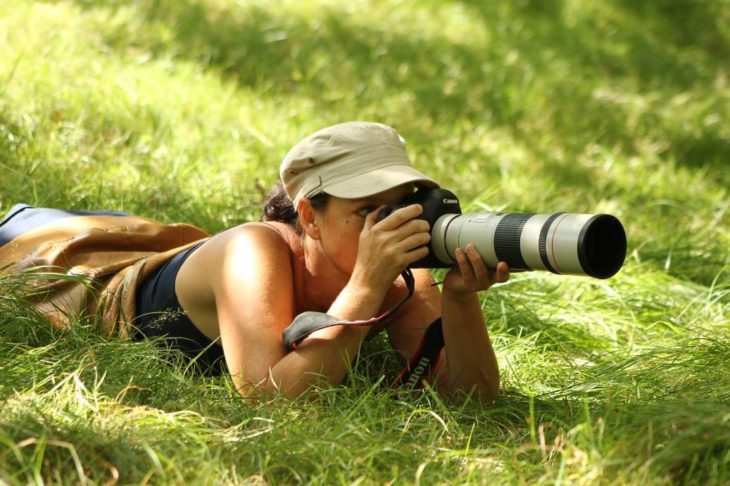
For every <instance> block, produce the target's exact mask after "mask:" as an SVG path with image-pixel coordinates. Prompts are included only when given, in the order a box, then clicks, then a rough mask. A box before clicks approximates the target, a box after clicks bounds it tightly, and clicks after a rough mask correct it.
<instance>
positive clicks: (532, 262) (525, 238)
mask: <svg viewBox="0 0 730 486" xmlns="http://www.w3.org/2000/svg"><path fill="white" fill-rule="evenodd" d="M411 204H420V205H421V206H423V213H422V214H421V216H420V218H421V219H424V220H426V221H427V222H428V223H429V224H430V227H431V242H430V244H429V254H428V256H427V257H426V258H424V259H422V260H419V261H418V262H416V263H414V264H413V265H411V267H413V268H448V267H452V266H454V265H455V264H456V257H455V253H454V252H455V250H456V249H457V248H464V247H466V245H467V244H469V243H472V244H473V245H474V246H475V247H476V249H477V250H478V252H479V254H480V255H481V256H482V258H483V259H484V261H485V262H486V264H487V265H488V266H490V267H492V268H494V267H496V266H497V263H499V262H501V261H503V262H506V263H507V264H508V265H509V267H510V270H517V271H519V270H522V271H525V270H547V271H550V272H553V273H557V274H565V275H588V276H591V277H596V278H609V277H612V276H613V275H615V274H616V273H617V272H618V271H619V269H620V268H621V266H622V265H623V263H624V259H625V258H626V232H625V231H624V227H623V225H622V224H621V222H620V221H619V220H618V219H617V218H616V217H615V216H612V215H610V214H580V213H568V212H559V213H552V214H531V213H502V212H481V213H469V214H461V206H460V205H459V199H458V198H457V197H456V196H455V195H454V194H453V193H452V192H451V191H448V190H446V189H441V188H420V189H419V190H418V191H416V192H414V193H412V194H409V195H407V196H406V197H405V198H403V199H402V200H401V201H400V202H399V203H398V204H397V205H396V206H389V207H386V208H383V209H382V210H381V211H380V213H379V214H378V221H379V220H381V219H383V218H385V217H386V216H388V215H389V214H390V213H392V212H393V211H395V210H396V209H398V208H401V207H404V206H408V205H411Z"/></svg>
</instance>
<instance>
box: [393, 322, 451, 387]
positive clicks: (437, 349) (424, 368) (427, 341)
mask: <svg viewBox="0 0 730 486" xmlns="http://www.w3.org/2000/svg"><path fill="white" fill-rule="evenodd" d="M443 347H444V333H443V328H442V327H441V318H440V317H439V318H438V319H436V320H435V321H433V322H432V323H431V324H430V325H429V326H428V328H426V332H425V333H424V334H423V338H422V339H421V344H420V345H419V346H418V351H416V352H415V353H413V357H412V358H411V360H410V361H409V362H408V364H407V365H406V366H405V368H403V371H401V373H400V375H399V376H398V378H397V379H396V380H395V382H393V385H392V386H391V388H401V389H404V390H417V389H419V388H422V387H423V383H424V381H425V380H428V379H429V378H430V377H431V376H432V375H433V374H434V372H435V371H436V368H437V367H438V365H439V358H440V357H441V350H442V349H443Z"/></svg>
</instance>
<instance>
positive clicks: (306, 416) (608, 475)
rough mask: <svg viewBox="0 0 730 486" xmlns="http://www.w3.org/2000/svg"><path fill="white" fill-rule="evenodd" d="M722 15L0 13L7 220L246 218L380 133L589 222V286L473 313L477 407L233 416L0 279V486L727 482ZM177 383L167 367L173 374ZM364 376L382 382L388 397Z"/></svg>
mask: <svg viewBox="0 0 730 486" xmlns="http://www.w3.org/2000/svg"><path fill="white" fill-rule="evenodd" d="M727 52H730V4H729V3H728V2H727V0H720V1H709V0H708V1H701V0H658V1H653V2H630V1H626V0H612V1H605V2H577V1H574V0H573V1H568V0H565V1H560V0H550V1H544V2H539V1H528V0H523V1H514V2H513V1H506V0H505V1H495V2H481V1H476V0H465V1H462V2H439V1H436V0H430V1H418V2H417V1H415V0H410V1H408V0H406V1H402V2H396V1H371V2H364V1H354V2H337V1H334V0H318V1H308V2H298V1H284V0H277V1H260V2H233V1H231V2H228V1H224V0H174V1H173V0H136V1H124V2H122V1H114V0H109V1H92V0H84V1H81V0H79V1H76V2H74V1H55V2H30V1H15V2H2V3H0V212H2V213H4V212H5V211H7V209H9V208H10V207H11V206H12V205H13V204H15V203H16V202H27V203H30V204H36V205H42V206H56V207H66V208H76V209H85V208H109V209H117V210H126V211H130V212H134V213H137V214H142V215H146V216H150V217H153V218H157V219H160V220H163V221H170V222H172V221H186V222H192V223H194V224H196V225H198V226H200V227H202V228H205V229H207V230H209V231H211V232H215V231H219V230H221V229H223V228H226V227H229V226H232V225H235V224H238V223H241V222H244V221H247V220H252V219H257V218H258V214H259V204H260V201H261V196H262V191H264V190H265V189H266V188H268V187H269V186H270V185H271V184H273V182H274V181H275V179H276V174H277V168H278V162H279V160H280V159H281V157H282V156H283V154H284V153H285V152H286V150H287V149H288V147H289V146H290V145H291V144H292V143H294V142H296V141H297V140H299V139H300V138H301V137H302V136H304V135H306V134H308V133H310V132H311V131H313V130H315V129H317V128H320V127H322V126H325V125H328V124H332V123H337V122H340V121H344V120H351V119H369V120H378V121H382V122H385V123H387V124H390V125H392V126H394V127H396V128H397V129H398V130H399V131H400V132H401V133H402V134H403V135H404V137H405V138H406V140H407V141H408V147H409V152H410V153H411V155H412V157H413V159H414V161H415V163H416V165H417V166H418V167H419V168H421V169H423V170H424V171H426V172H428V173H429V174H432V175H433V176H434V177H435V178H437V179H439V180H440V181H441V182H442V184H443V185H444V186H445V187H447V188H450V189H452V190H454V191H455V192H456V193H457V194H458V195H459V196H460V198H461V199H462V202H463V204H464V205H465V206H466V207H467V208H468V209H474V210H478V209H480V208H486V209H495V208H498V209H503V210H506V211H530V212H552V211H556V210H570V211H580V212H610V213H613V214H615V215H617V216H618V217H619V218H620V219H621V220H622V221H623V222H624V224H625V226H626V229H627V232H628V236H629V255H628V258H627V262H626V265H625V266H624V268H623V270H622V271H621V272H620V273H619V274H618V275H617V276H616V277H614V278H612V279H610V280H607V281H596V280H591V279H584V278H577V277H559V276H554V275H550V274H545V273H538V272H532V273H523V274H519V275H515V276H514V277H513V279H512V280H511V281H510V282H508V283H507V284H504V285H501V286H498V287H495V288H494V289H492V290H490V291H489V292H486V293H484V294H483V296H482V297H483V303H484V313H485V316H486V317H487V320H488V323H489V326H490V330H491V334H492V337H493V341H494V345H495V348H496V351H497V354H498V357H499V360H500V365H501V369H502V375H503V378H504V394H503V396H502V398H500V400H499V401H498V402H497V403H496V404H495V405H493V406H489V407H484V406H479V405H477V404H474V403H470V402H465V401H463V400H453V401H448V402H444V401H441V400H440V399H439V398H438V397H436V396H434V395H432V394H430V393H426V394H424V395H420V396H414V397H412V398H410V399H407V400H397V399H395V397H393V396H392V395H391V394H389V393H388V392H387V391H384V390H383V388H384V384H387V383H388V381H389V380H390V379H392V378H393V377H394V375H395V372H396V370H397V367H398V365H397V363H396V362H395V359H394V357H393V356H392V355H391V354H390V353H389V352H388V349H387V345H385V344H384V341H383V340H382V339H377V340H375V341H373V342H370V343H368V344H367V346H366V349H365V351H364V352H363V353H362V356H361V358H360V359H359V361H358V362H357V363H356V365H355V367H354V370H353V373H352V374H351V376H350V377H349V380H348V383H347V386H345V387H340V388H336V389H322V390H315V391H313V392H312V393H311V394H310V396H308V397H307V398H305V399H301V400H297V401H292V400H288V399H285V398H276V399H272V400H271V401H269V402H267V403H246V402H245V401H244V400H243V399H241V398H240V397H239V396H238V395H237V393H236V392H235V389H234V388H233V386H232V384H231V382H230V380H229V379H227V378H203V377H199V376H196V375H195V374H193V373H191V372H190V371H188V370H186V369H185V366H184V363H182V362H180V361H179V360H178V357H177V356H175V355H174V354H169V353H165V352H164V351H161V350H160V349H158V348H157V347H156V346H155V345H154V343H150V342H143V343H132V342H128V341H124V340H118V339H116V340H115V339H104V338H101V337H99V336H98V335H96V333H95V332H94V331H93V329H94V325H93V322H87V321H86V320H84V319H82V318H79V319H78V322H77V325H75V326H73V329H72V330H70V331H66V332H60V331H56V330H53V329H50V327H49V326H48V325H47V324H46V323H45V322H44V321H43V320H42V318H41V317H39V316H38V315H36V314H34V313H33V312H32V311H31V310H30V309H29V308H28V306H27V305H25V304H24V302H23V299H22V297H21V296H20V290H21V289H22V280H23V277H22V276H3V277H0V482H7V483H10V484H25V483H57V484H72V483H84V482H89V483H105V482H107V481H111V482H117V483H122V484H128V483H154V484H170V483H173V484H182V483H185V484H197V483H200V484H221V483H228V484H238V483H244V482H253V483H258V484H265V483H293V482H308V483H317V484H332V483H348V484H349V483H364V484H382V483H388V482H393V483H397V484H412V483H417V484H418V483H420V484H433V483H485V482H488V483H496V484H504V483H517V484H528V483H529V484H532V483H545V484H641V485H646V484H675V483H679V484H727V483H728V482H730V257H729V256H728V255H729V251H728V249H729V248H730V208H729V207H730V194H729V192H730V191H729V190H728V189H729V188H730V170H728V168H730V122H728V120H730V84H729V83H730V81H729V79H728V78H729V77H730V69H729V68H728V64H727ZM170 363H172V364H170ZM383 376H385V377H383Z"/></svg>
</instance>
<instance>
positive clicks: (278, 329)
mask: <svg viewBox="0 0 730 486" xmlns="http://www.w3.org/2000/svg"><path fill="white" fill-rule="evenodd" d="M220 245H221V248H220V249H218V251H214V252H212V253H213V254H218V255H219V258H220V261H219V262H216V263H215V264H213V265H211V270H212V274H211V276H210V278H211V282H212V290H213V293H214V295H215V305H216V312H217V316H218V325H219V329H220V333H221V342H222V345H223V352H224V354H225V358H226V362H227V364H228V368H229V371H230V373H231V375H232V377H233V380H234V383H235V384H236V386H237V388H238V390H239V392H240V393H241V394H242V395H244V396H251V395H254V396H259V395H262V394H264V395H265V394H267V393H269V392H281V393H284V394H286V395H290V396H297V395H300V394H301V393H302V392H304V391H305V390H306V389H307V388H309V387H310V386H311V385H312V384H313V383H315V382H317V381H318V380H322V379H326V380H327V381H328V382H329V383H331V384H337V383H339V382H341V381H342V379H343V378H344V376H345V373H346V372H347V366H348V364H349V362H350V359H351V358H352V357H353V356H354V355H355V354H356V352H357V350H358V349H359V346H360V344H361V343H362V340H363V338H364V335H365V334H366V333H367V329H366V328H365V329H361V328H351V327H345V326H337V327H333V328H328V329H325V330H322V331H318V332H317V333H313V334H312V335H311V336H310V337H309V338H307V339H306V340H305V341H304V342H303V343H302V344H301V345H300V346H299V347H298V348H297V349H296V350H295V351H292V352H290V353H287V352H286V350H285V348H284V344H283V340H282V332H283V330H284V329H285V328H286V326H288V325H289V324H290V323H291V321H292V319H293V318H294V313H295V304H294V286H293V271H292V268H291V263H290V259H289V255H290V252H289V248H288V246H287V244H286V243H285V242H284V241H283V240H282V238H281V237H280V236H279V235H278V234H277V233H275V232H274V231H272V230H271V229H268V228H265V227H261V226H256V225H251V226H244V227H242V228H241V229H239V230H236V234H234V235H231V236H229V237H228V238H227V239H226V240H224V241H222V242H221V243H220ZM376 301H377V296H375V295H372V294H370V293H368V292H367V291H366V289H362V288H361V287H359V286H357V285H354V284H353V285H349V284H348V286H346V287H345V288H344V289H343V290H342V292H341V293H340V295H339V296H338V297H337V299H336V300H335V302H334V303H333V304H332V307H331V308H330V309H329V311H328V313H332V315H335V316H337V317H340V318H342V319H348V320H350V319H363V318H368V317H371V315H372V313H374V312H375V311H377V307H378V306H379V303H378V302H376ZM373 309H375V310H373Z"/></svg>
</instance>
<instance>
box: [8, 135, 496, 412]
mask: <svg viewBox="0 0 730 486" xmlns="http://www.w3.org/2000/svg"><path fill="white" fill-rule="evenodd" d="M280 176H281V185H280V186H279V189H278V192H276V191H275V193H274V194H273V195H272V196H271V197H270V198H269V200H268V201H267V206H266V208H265V215H264V218H263V219H264V221H263V222H261V223H246V224H243V225H240V226H237V227H234V228H231V229H229V230H226V231H224V232H222V233H219V234H217V235H215V236H213V237H210V238H206V239H202V240H200V241H195V239H193V241H192V242H185V244H186V245H187V247H186V248H185V249H184V250H183V251H179V248H172V249H168V250H166V253H165V255H166V260H165V262H164V263H163V264H162V265H161V266H160V265H157V268H155V269H154V271H148V272H144V271H140V273H139V274H134V275H135V277H134V278H132V279H130V278H129V276H127V278H126V280H128V281H129V280H134V281H136V282H137V284H136V285H135V286H134V288H135V292H134V300H135V304H136V305H135V314H136V316H137V317H136V320H135V321H134V324H135V326H136V329H137V331H136V332H135V333H133V334H134V335H135V336H137V337H143V336H156V335H166V336H168V337H171V338H173V339H177V341H176V342H177V344H178V345H180V346H181V347H183V348H186V349H187V351H188V352H189V353H192V354H196V353H197V354H198V358H202V359H204V360H205V362H207V363H215V362H216V360H220V358H221V357H224V359H225V363H226V365H227V368H228V371H229V372H230V373H231V376H232V378H233V380H234V383H235V384H236V386H237V389H238V390H239V391H240V393H241V394H242V395H244V396H259V395H262V394H267V393H270V392H280V393H285V394H287V395H291V396H297V395H300V394H301V393H302V392H304V391H305V390H307V389H308V388H309V387H310V386H311V385H312V384H313V383H315V382H317V381H318V380H320V379H322V378H325V379H326V380H327V381H328V382H329V383H331V384H338V383H340V382H341V381H342V380H343V378H344V376H345V374H346V372H347V369H348V367H349V365H350V361H351V360H352V358H353V357H354V356H355V355H356V354H357V352H358V350H359V348H360V345H361V344H362V342H363V340H364V339H365V337H366V336H367V334H369V333H371V332H378V331H380V330H381V329H382V328H383V327H385V328H386V329H387V332H388V334H389V338H390V340H391V342H392V344H393V346H394V348H395V349H396V350H398V351H400V352H401V353H403V354H404V355H405V356H407V357H409V358H412V357H414V356H415V355H416V354H417V352H418V347H419V344H420V343H421V339H422V337H423V334H424V332H425V330H426V328H428V327H429V325H430V324H431V323H433V322H434V321H437V320H438V319H439V318H441V322H442V330H443V342H444V352H445V356H444V357H443V359H441V360H440V364H439V367H438V372H437V374H436V375H435V378H434V383H433V384H434V386H435V387H436V389H437V390H438V391H439V392H443V393H447V394H449V393H453V392H457V391H464V392H467V393H472V392H475V393H476V395H477V396H479V398H480V399H482V400H485V401H490V400H493V399H494V398H495V397H496V396H497V393H498V389H499V371H498V367H497V362H496V359H495V356H494V352H493V350H492V346H491V343H490V340H489V336H488V333H487V328H486V325H485V322H484V318H483V315H482V311H481V306H480V303H479V300H478V298H477V292H479V291H481V290H486V289H488V288H489V287H490V286H491V285H492V284H494V283H495V282H504V281H506V280H507V279H508V278H509V274H508V269H507V266H506V264H504V263H500V264H499V265H498V266H497V268H496V269H488V268H487V267H486V265H485V264H484V262H483V260H482V259H481V257H480V256H479V254H478V253H477V251H476V249H475V248H474V247H473V246H467V248H463V249H459V250H458V251H457V252H456V257H457V261H458V266H457V267H455V268H453V269H452V270H450V271H449V272H448V274H447V275H446V277H445V279H444V282H443V291H440V290H439V289H438V287H436V286H435V285H434V282H433V279H432V277H431V275H430V273H429V271H428V270H425V269H416V270H413V277H414V289H413V290H414V292H413V296H412V297H411V298H410V299H408V300H407V301H405V303H403V305H402V306H400V307H399V308H398V310H397V311H396V312H395V313H393V314H392V315H389V316H388V318H387V319H386V320H380V321H378V323H377V324H375V325H372V326H353V325H347V324H341V325H334V326H330V327H327V328H324V329H320V330H317V331H315V332H313V333H311V334H310V335H309V336H308V337H305V338H304V339H303V340H302V341H301V342H300V343H299V345H298V346H297V347H296V348H295V349H294V350H291V351H289V350H288V349H287V347H286V346H285V345H284V342H283V338H282V333H283V331H284V330H285V329H286V328H287V327H288V326H289V325H290V324H291V323H292V321H293V320H294V319H295V317H296V316H297V315H301V314H302V313H304V312H320V313H326V314H327V315H328V316H334V318H336V319H338V320H340V321H343V322H345V321H363V320H365V321H367V320H369V319H371V318H373V316H376V315H379V314H381V313H382V312H383V311H384V310H385V309H390V308H392V307H393V306H394V305H395V304H397V303H398V302H400V301H402V300H403V298H404V297H405V296H406V294H407V293H408V289H407V288H406V284H405V282H404V281H403V280H402V279H401V278H399V275H400V274H401V272H402V271H403V270H404V268H406V267H407V266H408V265H409V264H411V263H413V262H416V261H418V260H420V259H421V258H423V257H425V256H426V254H427V253H428V249H427V247H426V245H427V244H428V242H429V240H430V235H429V227H428V223H427V222H425V221H423V220H420V219H418V216H419V215H420V214H421V211H422V208H421V207H420V206H419V205H410V206H406V207H403V208H400V209H398V210H396V211H394V212H392V213H391V214H390V215H389V216H387V217H386V218H384V219H382V220H380V221H378V220H377V219H378V218H377V217H378V212H379V210H380V209H381V208H383V207H384V206H391V205H395V204H396V203H398V202H399V201H400V200H401V199H402V198H403V197H404V196H405V195H407V194H409V193H411V192H413V191H414V188H415V187H416V186H418V185H435V183H434V182H433V181H432V180H431V179H429V178H428V177H426V176H425V175H423V174H421V173H420V172H418V171H416V170H415V169H413V168H412V167H411V164H410V161H409V159H408V157H407V155H406V152H405V144H404V142H403V140H402V138H401V137H400V136H399V135H398V134H397V133H396V132H395V130H393V129H392V128H390V127H387V126H385V125H382V124H378V123H369V122H348V123H343V124H339V125H335V126H332V127H328V128H325V129H322V130H320V131H318V132H316V133H314V134H312V135H310V136H309V137H307V138H305V139H304V140H303V141H302V142H300V143H299V144H298V145H296V146H295V147H293V148H292V149H291V150H290V151H289V153H288V154H287V155H286V157H285V158H284V160H283V162H282V164H281V168H280ZM170 255H172V257H171V258H170ZM1 260H2V259H1V258H0V263H1ZM137 265H138V266H142V267H143V266H144V265H140V264H139V263H137ZM122 280H124V279H122ZM113 293H114V292H112V294H113ZM128 294H129V292H127V293H126V298H127V299H129V295H128ZM112 300H113V299H112ZM112 300H110V301H112ZM117 300H118V299H117ZM114 301H116V300H114ZM368 322H372V321H368Z"/></svg>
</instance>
